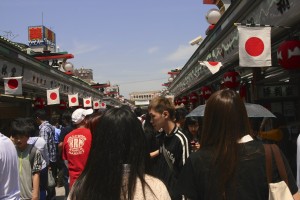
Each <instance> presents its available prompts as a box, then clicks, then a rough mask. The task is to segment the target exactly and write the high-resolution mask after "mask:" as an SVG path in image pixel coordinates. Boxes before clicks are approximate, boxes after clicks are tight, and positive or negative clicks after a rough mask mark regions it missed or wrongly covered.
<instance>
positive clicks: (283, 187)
mask: <svg viewBox="0 0 300 200" xmlns="http://www.w3.org/2000/svg"><path fill="white" fill-rule="evenodd" d="M264 149H265V156H266V173H267V180H268V184H269V200H294V198H293V195H292V194H291V191H290V189H289V187H288V178H287V173H286V169H285V165H284V162H283V159H282V156H281V153H280V151H279V148H278V146H277V145H275V144H264ZM272 154H274V158H275V164H276V167H277V170H278V172H279V175H280V178H281V180H282V181H280V182H278V183H272V157H273V156H272Z"/></svg>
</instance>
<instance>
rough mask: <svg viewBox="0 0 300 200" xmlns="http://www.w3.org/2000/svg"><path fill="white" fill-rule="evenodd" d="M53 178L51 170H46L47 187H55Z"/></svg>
mask: <svg viewBox="0 0 300 200" xmlns="http://www.w3.org/2000/svg"><path fill="white" fill-rule="evenodd" d="M55 185H56V183H55V179H54V177H53V175H52V171H51V170H48V187H55Z"/></svg>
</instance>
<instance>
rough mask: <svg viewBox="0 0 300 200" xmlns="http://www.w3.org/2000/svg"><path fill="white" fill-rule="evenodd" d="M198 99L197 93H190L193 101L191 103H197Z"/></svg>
mask: <svg viewBox="0 0 300 200" xmlns="http://www.w3.org/2000/svg"><path fill="white" fill-rule="evenodd" d="M197 101H198V95H197V93H195V92H192V93H191V94H190V102H191V103H196V102H197Z"/></svg>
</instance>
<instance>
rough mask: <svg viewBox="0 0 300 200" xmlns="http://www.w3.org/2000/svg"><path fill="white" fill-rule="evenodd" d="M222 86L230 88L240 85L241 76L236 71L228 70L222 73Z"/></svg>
mask: <svg viewBox="0 0 300 200" xmlns="http://www.w3.org/2000/svg"><path fill="white" fill-rule="evenodd" d="M223 81H224V86H225V87H227V88H230V89H234V88H237V87H238V86H239V85H240V81H241V77H240V75H239V73H237V72H236V71H229V72H226V73H225V74H224V75H223Z"/></svg>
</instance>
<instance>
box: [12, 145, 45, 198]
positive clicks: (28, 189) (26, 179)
mask: <svg viewBox="0 0 300 200" xmlns="http://www.w3.org/2000/svg"><path fill="white" fill-rule="evenodd" d="M31 149H32V145H28V146H27V148H26V149H25V150H24V151H19V150H17V152H18V158H19V176H20V191H21V199H31V198H32V189H33V188H32V175H33V174H34V173H37V172H39V171H41V169H42V163H43V157H42V154H41V152H40V151H39V150H38V149H37V150H36V153H35V157H34V162H33V166H32V168H31V164H30V160H29V154H30V151H31Z"/></svg>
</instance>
